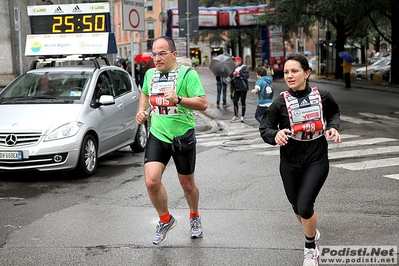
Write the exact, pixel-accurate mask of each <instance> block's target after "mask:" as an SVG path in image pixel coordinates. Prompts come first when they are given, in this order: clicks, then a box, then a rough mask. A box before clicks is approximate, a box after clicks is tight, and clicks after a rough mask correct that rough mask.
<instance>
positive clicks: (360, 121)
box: [340, 115, 373, 124]
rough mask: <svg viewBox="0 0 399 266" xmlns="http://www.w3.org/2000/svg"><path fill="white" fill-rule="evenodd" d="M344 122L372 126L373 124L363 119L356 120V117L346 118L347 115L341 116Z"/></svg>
mask: <svg viewBox="0 0 399 266" xmlns="http://www.w3.org/2000/svg"><path fill="white" fill-rule="evenodd" d="M340 118H341V120H342V121H346V122H350V123H354V124H370V123H373V122H372V121H366V120H363V119H359V118H355V117H351V116H346V115H341V116H340Z"/></svg>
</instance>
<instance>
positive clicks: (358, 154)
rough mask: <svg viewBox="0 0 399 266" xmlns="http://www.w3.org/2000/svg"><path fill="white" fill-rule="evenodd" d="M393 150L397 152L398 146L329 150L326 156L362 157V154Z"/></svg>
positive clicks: (335, 157) (333, 157) (340, 157)
mask: <svg viewBox="0 0 399 266" xmlns="http://www.w3.org/2000/svg"><path fill="white" fill-rule="evenodd" d="M393 152H399V146H390V147H378V148H370V149H363V150H351V151H337V152H329V153H328V158H330V159H342V158H354V157H363V156H369V155H375V154H385V153H393ZM398 161H399V159H398Z"/></svg>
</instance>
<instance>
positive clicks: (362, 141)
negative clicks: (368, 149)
mask: <svg viewBox="0 0 399 266" xmlns="http://www.w3.org/2000/svg"><path fill="white" fill-rule="evenodd" d="M389 141H398V139H391V138H371V139H360V140H352V141H345V140H342V142H341V143H335V142H331V143H330V145H329V146H330V147H329V148H331V149H337V148H346V147H354V146H360V145H373V144H378V143H382V142H389Z"/></svg>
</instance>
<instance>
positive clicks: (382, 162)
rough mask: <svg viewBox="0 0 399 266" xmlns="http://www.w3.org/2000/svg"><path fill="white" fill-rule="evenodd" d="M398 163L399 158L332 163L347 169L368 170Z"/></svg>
mask: <svg viewBox="0 0 399 266" xmlns="http://www.w3.org/2000/svg"><path fill="white" fill-rule="evenodd" d="M397 165H399V159H398V158H388V159H379V160H368V161H362V162H357V163H344V164H331V166H334V167H338V168H343V169H347V170H366V169H372V168H381V167H388V166H397Z"/></svg>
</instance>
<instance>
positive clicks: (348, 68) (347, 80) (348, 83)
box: [342, 60, 352, 89]
mask: <svg viewBox="0 0 399 266" xmlns="http://www.w3.org/2000/svg"><path fill="white" fill-rule="evenodd" d="M342 67H343V69H344V79H345V87H346V88H348V89H350V88H351V71H352V64H351V63H349V62H348V61H346V60H343V63H342Z"/></svg>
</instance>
